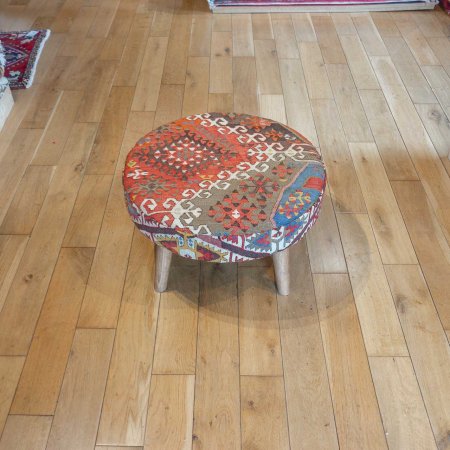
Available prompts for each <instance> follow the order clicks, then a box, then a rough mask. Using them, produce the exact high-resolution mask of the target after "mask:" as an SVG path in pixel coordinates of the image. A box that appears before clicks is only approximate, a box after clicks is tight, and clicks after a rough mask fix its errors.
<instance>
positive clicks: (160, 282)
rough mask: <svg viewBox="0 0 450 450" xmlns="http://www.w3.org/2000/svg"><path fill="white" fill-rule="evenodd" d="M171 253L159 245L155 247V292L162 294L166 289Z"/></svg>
mask: <svg viewBox="0 0 450 450" xmlns="http://www.w3.org/2000/svg"><path fill="white" fill-rule="evenodd" d="M171 260H172V252H171V251H170V250H167V248H164V247H162V246H161V245H157V246H156V267H155V291H156V292H164V291H165V290H166V289H167V280H168V279H169V270H170V261H171Z"/></svg>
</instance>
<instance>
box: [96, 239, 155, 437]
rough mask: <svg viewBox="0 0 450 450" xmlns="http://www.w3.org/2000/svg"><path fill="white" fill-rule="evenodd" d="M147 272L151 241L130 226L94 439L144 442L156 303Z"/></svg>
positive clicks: (150, 270)
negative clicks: (130, 238)
mask: <svg viewBox="0 0 450 450" xmlns="http://www.w3.org/2000/svg"><path fill="white" fill-rule="evenodd" d="M153 274H154V252H153V247H152V245H150V243H149V242H148V241H147V239H146V238H145V236H143V235H142V234H141V233H140V232H138V230H135V232H134V236H133V244H132V247H131V253H130V261H129V264H128V270H127V276H126V280H125V287H124V292H123V300H122V307H121V311H120V315H119V322H118V324H117V331H116V337H115V342H114V349H113V353H112V357H111V364H110V368H109V375H108V382H107V385H106V391H105V397H104V400H103V408H102V409H103V413H102V417H101V420H100V426H99V431H98V435H97V441H96V442H97V444H102V445H105V444H109V445H111V444H115V445H127V446H129V445H143V444H144V434H145V422H146V417H147V406H148V395H149V394H148V393H149V387H150V376H151V367H152V362H153V349H154V344H155V334H156V323H157V317H158V308H159V295H158V294H156V293H155V292H154V291H153Z"/></svg>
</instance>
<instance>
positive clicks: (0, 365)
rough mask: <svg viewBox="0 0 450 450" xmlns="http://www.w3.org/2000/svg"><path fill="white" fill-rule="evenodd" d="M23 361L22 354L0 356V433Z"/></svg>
mask: <svg viewBox="0 0 450 450" xmlns="http://www.w3.org/2000/svg"><path fill="white" fill-rule="evenodd" d="M24 361H25V358H24V357H22V356H0V381H1V384H0V386H1V387H0V433H1V432H2V431H3V428H4V426H5V423H6V419H7V417H8V413H9V409H10V407H11V403H12V400H13V398H14V393H15V391H16V387H17V383H18V382H19V378H20V373H21V372H22V367H23V363H24Z"/></svg>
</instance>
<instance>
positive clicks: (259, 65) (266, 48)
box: [255, 39, 283, 94]
mask: <svg viewBox="0 0 450 450" xmlns="http://www.w3.org/2000/svg"><path fill="white" fill-rule="evenodd" d="M255 60H256V72H257V74H258V77H257V80H258V92H259V93H261V94H282V93H283V89H282V87H281V78H280V70H279V67H278V59H277V51H276V49H275V42H274V41H273V40H267V39H266V40H261V41H255Z"/></svg>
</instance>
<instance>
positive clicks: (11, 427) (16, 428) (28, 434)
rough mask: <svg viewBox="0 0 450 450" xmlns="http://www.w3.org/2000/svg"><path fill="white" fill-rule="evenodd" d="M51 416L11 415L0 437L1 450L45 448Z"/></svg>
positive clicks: (38, 449)
mask: <svg viewBox="0 0 450 450" xmlns="http://www.w3.org/2000/svg"><path fill="white" fill-rule="evenodd" d="M51 425H52V417H50V416H9V417H8V421H7V422H6V425H5V430H4V431H3V434H2V437H1V439H0V449H1V450H10V449H14V450H28V449H30V448H32V449H35V450H45V447H46V444H47V439H48V433H49V432H50V426H51Z"/></svg>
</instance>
